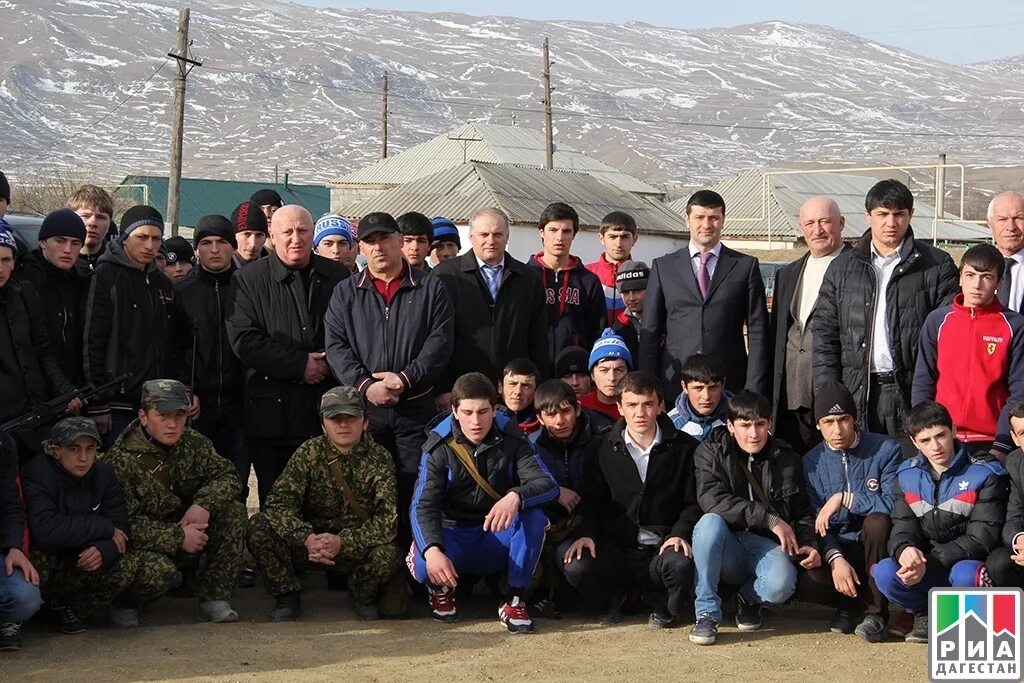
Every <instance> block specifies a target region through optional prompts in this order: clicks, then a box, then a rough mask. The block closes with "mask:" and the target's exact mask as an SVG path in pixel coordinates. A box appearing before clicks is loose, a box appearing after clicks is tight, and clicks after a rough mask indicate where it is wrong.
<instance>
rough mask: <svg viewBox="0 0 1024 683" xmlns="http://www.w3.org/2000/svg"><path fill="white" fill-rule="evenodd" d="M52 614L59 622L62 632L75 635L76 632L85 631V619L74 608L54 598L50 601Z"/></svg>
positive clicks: (58, 625)
mask: <svg viewBox="0 0 1024 683" xmlns="http://www.w3.org/2000/svg"><path fill="white" fill-rule="evenodd" d="M49 607H50V616H51V617H53V619H54V621H55V622H56V623H57V628H59V629H60V632H61V633H64V634H66V635H69V636H73V635H75V634H76V633H85V621H83V620H82V619H81V617H79V616H78V615H77V614H75V612H74V610H72V609H71V608H70V607H68V606H67V605H62V604H60V603H59V602H55V601H53V600H51V601H50V606H49Z"/></svg>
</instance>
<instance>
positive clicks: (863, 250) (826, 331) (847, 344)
mask: <svg viewBox="0 0 1024 683" xmlns="http://www.w3.org/2000/svg"><path fill="white" fill-rule="evenodd" d="M905 239H906V243H907V245H908V250H907V256H906V257H905V258H903V260H901V261H900V262H899V264H898V265H897V266H896V270H895V271H894V272H893V274H892V279H891V280H890V281H889V286H888V288H887V289H886V291H885V292H884V293H883V295H884V296H885V301H886V309H885V312H886V318H887V322H888V329H889V347H890V352H891V354H892V360H893V376H894V379H895V380H896V386H897V387H898V388H899V395H900V397H901V398H902V405H901V406H899V408H900V410H899V412H900V414H901V415H902V414H903V413H905V412H906V411H907V410H908V409H909V408H910V393H911V387H912V386H913V383H914V369H915V367H916V365H917V349H918V344H919V343H920V339H921V328H922V327H923V326H924V322H925V319H926V318H927V317H928V314H929V313H931V312H932V311H934V310H935V309H936V308H938V307H940V306H943V305H945V304H948V303H949V302H950V301H952V300H953V295H954V294H956V292H957V290H958V288H959V281H960V278H959V276H958V274H957V269H956V266H955V265H953V259H952V258H950V256H949V254H947V253H945V252H943V251H940V250H938V249H936V248H935V247H933V246H931V245H929V244H925V243H924V242H921V241H919V240H917V239H915V238H914V231H913V230H912V229H908V230H907V236H906V238H905ZM878 282H879V279H878V276H877V274H876V271H875V267H874V265H873V264H872V261H871V231H870V230H868V231H867V232H865V233H864V234H863V235H862V236H861V238H860V240H859V241H858V242H857V245H856V246H855V247H854V248H853V249H847V250H845V251H843V253H841V254H840V255H839V256H838V257H837V258H836V260H835V261H833V262H832V264H831V265H830V266H829V267H828V270H827V271H826V272H825V278H824V280H823V281H822V284H821V291H820V293H819V294H818V301H817V303H816V304H815V308H814V315H813V316H811V321H810V326H811V333H812V334H813V335H814V337H813V347H812V348H813V349H814V386H815V387H819V386H821V385H822V384H824V383H825V382H827V381H829V380H834V381H837V382H842V383H843V384H845V385H846V387H847V388H848V389H849V390H850V393H852V394H853V399H854V401H855V402H856V404H857V415H858V424H859V426H861V427H862V428H863V427H866V420H867V416H868V414H869V411H868V387H869V386H870V383H871V382H870V373H871V355H872V351H871V340H872V337H873V331H872V328H873V326H874V322H875V307H876V300H875V299H876V292H877V290H878Z"/></svg>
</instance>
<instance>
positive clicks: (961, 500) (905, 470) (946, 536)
mask: <svg viewBox="0 0 1024 683" xmlns="http://www.w3.org/2000/svg"><path fill="white" fill-rule="evenodd" d="M956 449H957V451H956V454H955V455H954V456H953V460H952V462H950V464H949V469H947V470H946V471H945V472H943V473H942V475H941V476H940V477H939V478H938V479H935V478H934V477H933V476H932V468H931V465H929V463H928V459H927V458H925V457H924V456H923V455H921V454H920V453H918V454H917V455H916V456H914V457H913V458H912V459H911V460H905V461H904V462H903V464H902V465H901V466H900V469H899V471H898V472H897V473H896V488H895V491H894V492H893V493H894V503H893V510H892V532H891V533H890V534H889V553H890V554H891V555H892V558H893V559H894V560H896V561H897V562H898V561H899V558H900V554H901V553H902V552H903V550H904V549H905V548H907V547H910V546H913V547H915V548H917V549H918V550H920V551H921V552H922V553H924V554H925V555H927V556H929V557H930V558H931V559H932V560H934V561H935V562H937V563H938V565H939V566H941V567H944V568H946V569H950V568H952V567H953V565H954V564H956V563H957V562H959V561H960V560H981V561H984V560H985V558H986V557H987V556H988V554H989V553H990V552H991V551H993V550H995V549H996V548H998V547H999V541H1000V539H1001V532H1002V529H1003V523H1004V521H1005V520H1006V499H1007V496H1008V488H1009V482H1008V478H1007V476H1006V468H1005V467H1003V466H1002V464H1001V463H1000V462H999V461H998V460H995V459H991V458H987V457H986V458H982V459H977V460H976V459H974V458H972V457H971V455H970V454H969V453H968V451H967V447H966V446H964V445H963V444H962V443H960V442H959V441H957V442H956ZM929 566H931V563H930V562H929Z"/></svg>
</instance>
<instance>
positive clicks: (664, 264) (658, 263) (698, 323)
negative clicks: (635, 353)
mask: <svg viewBox="0 0 1024 683" xmlns="http://www.w3.org/2000/svg"><path fill="white" fill-rule="evenodd" d="M686 224H687V227H688V228H689V231H690V244H689V246H688V247H687V248H685V249H680V250H679V251H677V252H675V253H672V254H668V255H667V256H662V257H660V258H656V259H654V265H653V266H652V267H651V275H650V279H649V280H648V283H647V301H646V303H645V305H644V318H643V327H642V329H641V333H640V369H641V370H647V371H649V372H653V373H654V374H656V375H658V376H659V377H661V378H662V379H663V380H664V381H665V390H666V397H667V398H669V399H671V400H672V401H674V400H675V397H676V396H678V395H679V390H680V384H679V372H680V368H681V367H682V363H683V361H684V360H686V359H687V358H689V357H690V356H692V355H694V354H697V353H705V354H709V355H714V356H716V357H717V358H718V360H719V361H720V362H721V363H722V364H723V365H725V367H727V368H728V373H727V374H728V378H727V380H726V381H727V383H728V384H727V388H728V389H729V390H730V391H739V390H741V389H743V388H744V387H746V388H748V389H750V390H752V391H756V392H758V393H761V394H762V395H766V394H767V393H768V391H769V390H770V389H771V385H770V382H771V378H770V369H769V352H768V310H767V308H766V306H765V294H764V281H763V280H762V279H761V270H760V268H759V266H758V262H757V259H756V258H754V257H752V256H747V255H745V254H741V253H739V252H738V251H734V250H732V249H730V248H728V247H726V246H724V245H723V244H722V241H721V240H722V228H723V226H724V225H725V200H723V199H722V197H721V195H719V194H718V193H717V192H712V191H711V190H700V191H698V192H695V193H694V194H693V196H692V197H690V199H689V201H687V203H686ZM744 325H746V326H747V338H746V339H744V336H743V326H744ZM748 347H749V349H750V352H749V355H748V352H747V348H748Z"/></svg>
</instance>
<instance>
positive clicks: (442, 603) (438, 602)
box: [427, 586, 459, 624]
mask: <svg viewBox="0 0 1024 683" xmlns="http://www.w3.org/2000/svg"><path fill="white" fill-rule="evenodd" d="M427 592H428V593H429V594H430V611H431V613H432V614H433V616H434V621H440V622H442V623H444V624H452V623H454V622H456V621H458V620H459V612H458V610H457V609H455V591H453V590H452V589H451V588H449V587H448V586H444V587H442V588H434V587H433V586H431V587H429V588H428V589H427Z"/></svg>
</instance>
